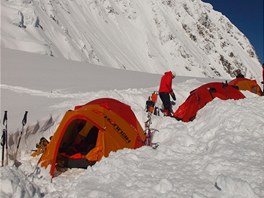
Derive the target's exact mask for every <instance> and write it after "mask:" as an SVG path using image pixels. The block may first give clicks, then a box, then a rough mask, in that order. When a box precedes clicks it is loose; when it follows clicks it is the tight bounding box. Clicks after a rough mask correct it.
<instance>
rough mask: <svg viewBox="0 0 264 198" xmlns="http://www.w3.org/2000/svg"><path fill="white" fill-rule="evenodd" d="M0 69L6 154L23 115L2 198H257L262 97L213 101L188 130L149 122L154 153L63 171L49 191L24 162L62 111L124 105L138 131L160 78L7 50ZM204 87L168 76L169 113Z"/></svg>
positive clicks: (263, 183)
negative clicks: (105, 102)
mask: <svg viewBox="0 0 264 198" xmlns="http://www.w3.org/2000/svg"><path fill="white" fill-rule="evenodd" d="M14 57H16V58H14ZM1 67H2V68H1V114H2V113H3V111H4V110H8V118H9V119H8V126H9V129H10V130H9V132H10V134H11V136H10V138H11V139H12V140H13V141H14V142H9V143H10V146H11V147H10V153H12V152H13V151H14V147H15V146H16V141H17V138H18V134H19V133H20V130H21V121H20V122H16V120H22V117H23V114H24V111H25V110H28V111H29V114H28V116H29V117H28V118H29V119H28V123H27V125H26V127H25V131H24V135H23V136H22V140H21V148H20V150H19V153H18V158H17V159H18V160H19V161H20V162H21V165H20V166H19V167H18V168H15V167H14V166H12V164H13V161H12V160H10V159H9V164H8V165H7V166H5V167H1V168H0V172H1V174H0V179H1V189H0V196H1V197H4V198H5V197H52V198H54V197H69V198H70V197H71V198H72V197H91V198H96V197H107V198H110V197H113V198H114V197H115V198H116V197H128V198H129V197H131V198H134V197H148V198H153V197H155V198H156V197H157V198H158V197H166V198H167V197H176V198H187V197H188V198H189V197H193V198H211V197H214V198H235V197H239V198H249V197H250V198H257V197H258V198H261V197H264V165H263V164H264V161H263V159H264V148H263V141H264V132H263V127H264V107H263V100H264V98H263V97H259V96H257V95H254V94H251V93H249V92H243V94H245V95H246V96H247V98H246V99H243V100H237V101H235V100H228V101H221V100H218V99H215V100H214V101H212V102H210V103H209V104H207V105H206V106H205V107H204V108H203V109H201V110H200V111H199V112H198V115H197V118H196V119H195V120H194V121H193V122H189V123H183V122H178V121H176V120H175V119H172V118H167V117H162V116H160V117H156V116H153V117H152V125H151V127H153V128H155V129H158V130H159V132H157V133H156V134H155V136H154V142H158V143H159V147H158V148H157V149H156V150H153V149H152V148H150V147H147V146H145V147H142V148H140V149H137V150H130V149H124V150H120V151H118V152H113V153H111V154H110V156H109V157H108V158H103V159H102V160H101V161H100V162H99V163H97V164H96V165H94V166H93V167H89V168H88V169H86V170H83V169H71V170H69V171H67V172H65V173H63V174H61V175H59V176H58V177H55V178H53V179H52V182H51V180H50V176H49V174H48V170H45V169H34V168H36V164H37V161H38V158H32V157H31V156H30V154H31V149H35V143H37V142H38V141H39V138H40V137H42V136H44V137H47V138H48V137H49V136H50V135H52V134H53V132H54V131H55V130H56V128H57V126H58V125H59V122H60V119H61V117H62V116H63V114H64V112H65V111H66V110H68V109H72V108H73V107H74V106H75V105H78V104H84V103H86V102H88V101H91V100H93V99H97V98H100V97H111V98H115V99H118V100H120V101H122V102H124V103H126V104H128V105H130V106H131V108H132V110H133V111H134V112H135V114H136V116H137V118H138V120H139V122H140V123H141V124H142V126H144V125H143V123H144V121H146V119H147V117H146V112H145V111H144V107H145V101H146V99H147V97H148V96H149V95H150V94H151V93H152V91H154V90H157V88H158V84H159V78H160V75H155V74H149V73H143V72H132V71H125V70H116V69H110V68H108V67H101V66H95V65H90V64H85V63H80V62H74V61H65V60H64V59H61V58H51V57H50V58H48V57H47V56H40V55H33V54H27V53H23V52H18V51H13V50H8V49H2V65H1ZM77 70H78V72H76V71H77ZM73 76H74V77H73ZM86 77H87V78H86ZM113 79H114V80H113ZM117 79H118V80H117ZM129 79H132V80H129ZM210 81H214V80H212V79H202V78H187V77H182V76H177V77H176V78H175V79H174V81H173V88H174V90H175V93H176V96H177V102H176V105H175V106H174V107H173V108H174V110H175V109H176V108H177V107H178V106H179V105H180V104H181V103H182V102H184V100H185V99H186V98H187V97H188V95H189V92H190V91H191V90H192V89H194V88H196V87H198V86H200V85H201V84H203V83H204V82H210ZM158 104H159V105H160V101H158ZM11 128H13V129H14V130H11ZM16 129H18V131H17V130H16ZM34 170H35V172H33V171H34Z"/></svg>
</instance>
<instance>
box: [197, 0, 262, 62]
mask: <svg viewBox="0 0 264 198" xmlns="http://www.w3.org/2000/svg"><path fill="white" fill-rule="evenodd" d="M202 1H203V2H208V3H210V4H212V5H213V7H214V10H217V11H219V12H221V13H222V14H223V15H225V16H226V17H227V18H228V19H229V20H230V21H231V22H232V23H233V24H234V25H235V26H236V27H237V28H238V29H239V30H240V31H241V32H242V33H243V34H245V36H246V37H247V38H248V39H249V41H250V43H251V44H252V45H253V47H254V48H255V50H256V53H257V56H258V57H259V59H260V62H261V63H264V57H263V53H264V52H263V45H264V44H263V37H264V35H263V0H202Z"/></svg>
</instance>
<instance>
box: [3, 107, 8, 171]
mask: <svg viewBox="0 0 264 198" xmlns="http://www.w3.org/2000/svg"><path fill="white" fill-rule="evenodd" d="M3 125H4V128H3V134H2V137H1V146H2V167H3V166H4V161H5V145H6V142H7V138H6V136H7V111H5V114H4V119H3ZM6 148H7V147H6ZM7 156H8V155H7Z"/></svg>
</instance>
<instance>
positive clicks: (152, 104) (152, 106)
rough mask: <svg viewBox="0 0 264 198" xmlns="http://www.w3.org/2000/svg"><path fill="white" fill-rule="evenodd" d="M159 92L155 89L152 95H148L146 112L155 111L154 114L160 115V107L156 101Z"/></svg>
mask: <svg viewBox="0 0 264 198" xmlns="http://www.w3.org/2000/svg"><path fill="white" fill-rule="evenodd" d="M158 94H159V93H158V92H157V91H154V92H153V93H152V94H151V96H149V97H148V100H147V101H146V112H150V113H153V114H154V115H157V116H159V108H158V107H156V103H157V100H158Z"/></svg>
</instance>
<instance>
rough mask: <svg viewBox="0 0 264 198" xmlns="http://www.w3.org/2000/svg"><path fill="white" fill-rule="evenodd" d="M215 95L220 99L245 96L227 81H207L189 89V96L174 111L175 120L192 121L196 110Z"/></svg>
mask: <svg viewBox="0 0 264 198" xmlns="http://www.w3.org/2000/svg"><path fill="white" fill-rule="evenodd" d="M216 97H217V98H220V99H221V100H228V99H235V100H237V99H242V98H245V96H244V95H243V94H242V93H241V92H240V91H239V90H238V89H236V88H235V87H233V86H231V85H228V84H227V83H221V82H213V83H207V84H205V85H202V86H200V87H198V88H197V89H195V90H193V91H191V92H190V95H189V97H188V98H187V99H186V100H185V102H184V103H183V104H181V106H180V107H179V108H178V109H177V110H176V111H175V113H174V114H173V116H174V117H175V118H176V119H177V120H182V121H183V122H189V121H192V120H194V118H195V116H196V113H197V111H198V110H199V109H201V108H203V107H204V106H205V105H206V104H207V103H208V102H210V101H212V100H213V99H214V98H216Z"/></svg>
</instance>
